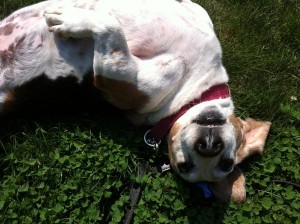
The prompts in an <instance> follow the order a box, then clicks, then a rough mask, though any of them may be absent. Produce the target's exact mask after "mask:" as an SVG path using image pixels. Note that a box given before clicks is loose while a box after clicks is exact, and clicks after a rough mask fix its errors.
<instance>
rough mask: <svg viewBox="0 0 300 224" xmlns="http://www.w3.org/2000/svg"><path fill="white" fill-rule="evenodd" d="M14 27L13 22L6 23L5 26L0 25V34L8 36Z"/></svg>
mask: <svg viewBox="0 0 300 224" xmlns="http://www.w3.org/2000/svg"><path fill="white" fill-rule="evenodd" d="M15 27H16V24H15V23H7V24H6V25H5V26H2V27H0V35H4V36H8V35H10V34H12V32H13V31H14V29H15Z"/></svg>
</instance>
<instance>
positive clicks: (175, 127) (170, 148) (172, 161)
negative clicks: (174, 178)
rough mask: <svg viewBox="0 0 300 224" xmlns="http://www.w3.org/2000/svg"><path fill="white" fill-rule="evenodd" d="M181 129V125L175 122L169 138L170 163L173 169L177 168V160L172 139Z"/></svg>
mask: <svg viewBox="0 0 300 224" xmlns="http://www.w3.org/2000/svg"><path fill="white" fill-rule="evenodd" d="M180 129H181V126H180V124H178V123H177V122H175V124H174V125H173V126H172V128H171V130H170V133H169V136H168V154H169V159H170V163H171V165H172V166H173V167H175V160H174V158H173V151H172V148H173V146H172V138H173V137H174V136H175V135H176V134H177V133H178V131H179V130H180Z"/></svg>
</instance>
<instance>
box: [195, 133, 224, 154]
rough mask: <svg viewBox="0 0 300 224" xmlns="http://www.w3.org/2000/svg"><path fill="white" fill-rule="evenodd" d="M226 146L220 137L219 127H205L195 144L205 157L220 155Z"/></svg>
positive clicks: (199, 152)
mask: <svg viewBox="0 0 300 224" xmlns="http://www.w3.org/2000/svg"><path fill="white" fill-rule="evenodd" d="M224 147H225V146H224V143H223V141H222V139H221V137H219V133H218V129H216V128H203V130H202V134H201V136H200V137H199V139H198V140H197V141H196V143H195V145H194V149H195V150H196V152H197V153H198V154H199V155H201V156H205V157H212V156H216V155H218V154H219V153H220V152H221V151H222V150H223V149H224Z"/></svg>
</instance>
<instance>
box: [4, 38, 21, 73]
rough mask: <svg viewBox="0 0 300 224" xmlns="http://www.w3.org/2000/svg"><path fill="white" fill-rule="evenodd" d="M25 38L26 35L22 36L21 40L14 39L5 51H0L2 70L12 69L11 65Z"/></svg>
mask: <svg viewBox="0 0 300 224" xmlns="http://www.w3.org/2000/svg"><path fill="white" fill-rule="evenodd" d="M25 38H26V34H24V35H23V36H22V37H21V38H18V39H17V38H16V39H17V40H15V42H14V43H12V44H10V45H9V46H8V48H7V49H6V50H4V51H0V62H1V65H2V68H5V67H13V66H12V64H13V62H14V61H15V58H16V57H18V55H19V53H20V51H21V49H22V48H23V43H24V40H25Z"/></svg>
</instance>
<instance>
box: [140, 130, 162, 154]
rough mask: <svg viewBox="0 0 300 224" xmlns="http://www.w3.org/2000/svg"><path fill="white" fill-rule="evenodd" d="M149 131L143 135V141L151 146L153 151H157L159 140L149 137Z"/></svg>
mask: <svg viewBox="0 0 300 224" xmlns="http://www.w3.org/2000/svg"><path fill="white" fill-rule="evenodd" d="M150 133H151V129H150V130H148V131H147V132H146V133H145V135H144V142H145V143H146V145H148V146H150V147H151V148H153V149H154V151H156V152H157V151H158V149H159V144H160V143H161V140H159V141H157V140H156V139H155V138H153V137H150V136H149V134H150Z"/></svg>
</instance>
